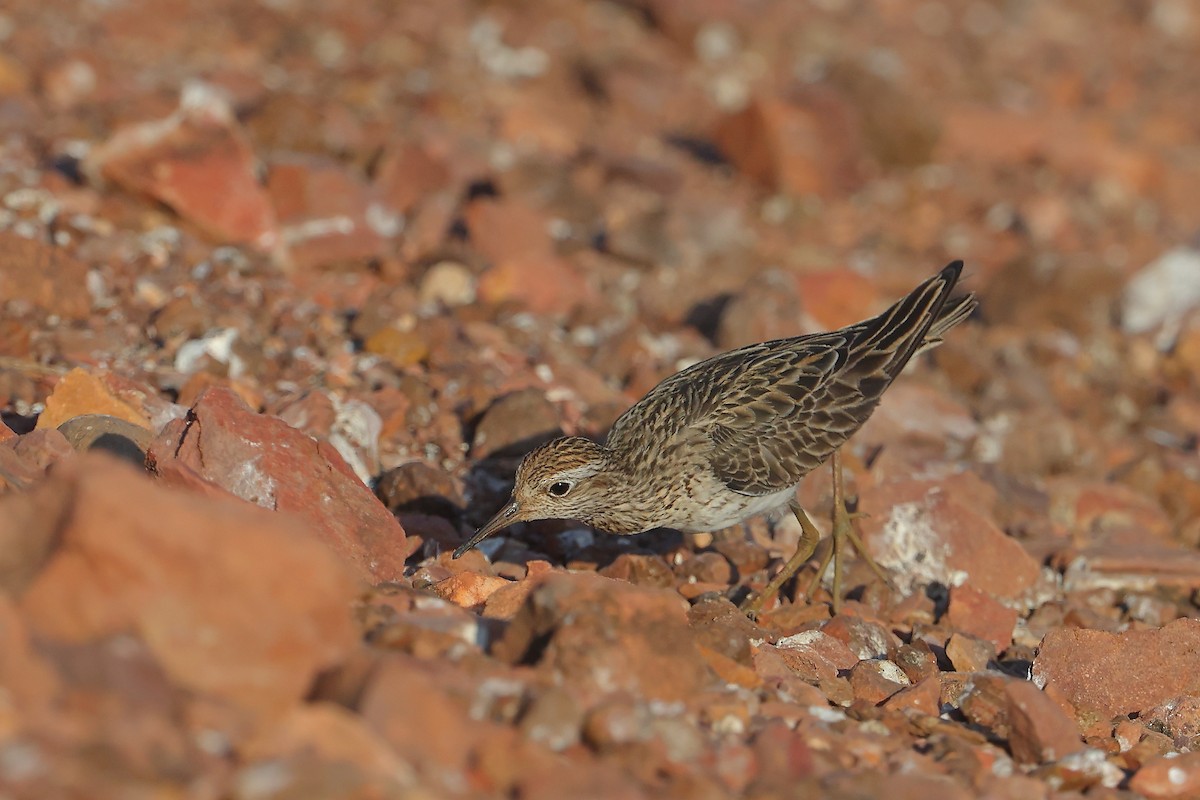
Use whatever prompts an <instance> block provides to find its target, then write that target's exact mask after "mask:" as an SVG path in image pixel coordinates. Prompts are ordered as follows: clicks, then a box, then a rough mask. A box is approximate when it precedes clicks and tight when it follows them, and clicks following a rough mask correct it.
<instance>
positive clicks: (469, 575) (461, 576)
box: [433, 572, 512, 608]
mask: <svg viewBox="0 0 1200 800" xmlns="http://www.w3.org/2000/svg"><path fill="white" fill-rule="evenodd" d="M511 584H512V581H510V580H507V579H505V578H498V577H496V576H495V575H480V574H479V573H477V572H459V573H456V574H454V575H451V576H450V577H448V578H446V579H445V580H442V581H440V582H438V583H437V584H436V585H435V586H434V587H433V590H434V591H435V592H437V595H438V597H440V598H442V599H443V600H449V601H450V602H451V603H454V605H456V606H461V607H463V608H479V607H481V606H483V604H484V603H486V602H487V600H488V598H489V597H491V596H492V595H493V594H495V593H496V592H498V591H499V590H500V589H503V588H504V587H506V586H509V585H511Z"/></svg>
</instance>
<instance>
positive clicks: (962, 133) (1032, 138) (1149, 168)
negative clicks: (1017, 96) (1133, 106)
mask: <svg viewBox="0 0 1200 800" xmlns="http://www.w3.org/2000/svg"><path fill="white" fill-rule="evenodd" d="M944 122H945V132H944V136H943V138H942V143H941V146H940V148H939V149H940V150H942V157H944V158H950V159H958V158H963V157H966V158H973V159H978V160H982V161H984V162H987V163H993V164H996V163H1004V164H1018V163H1022V162H1025V163H1032V162H1036V161H1046V162H1048V163H1049V165H1050V168H1052V169H1054V170H1055V171H1057V172H1062V173H1065V174H1067V175H1071V176H1076V177H1079V178H1081V179H1083V180H1089V181H1092V180H1096V178H1097V177H1098V176H1102V177H1105V178H1107V179H1110V180H1113V181H1117V182H1119V183H1120V185H1121V186H1122V187H1124V189H1125V190H1126V191H1129V192H1135V193H1141V192H1146V191H1150V190H1152V189H1154V188H1155V187H1157V186H1158V185H1160V184H1161V182H1162V179H1163V169H1162V165H1161V163H1160V162H1159V161H1158V160H1157V159H1155V158H1154V157H1152V156H1150V155H1148V154H1143V153H1139V152H1137V151H1136V150H1133V149H1131V148H1129V147H1127V146H1123V145H1121V144H1119V143H1118V142H1117V141H1116V140H1115V139H1116V137H1115V136H1114V135H1113V134H1111V133H1108V132H1106V131H1105V128H1104V126H1089V125H1086V124H1084V123H1083V122H1082V121H1080V120H1078V119H1077V118H1076V117H1073V116H1068V115H1066V114H1064V113H1058V114H1049V115H1046V114H1025V113H1022V112H1015V111H1009V110H1002V109H998V108H990V107H984V106H981V105H973V106H967V105H960V106H958V107H955V108H951V109H950V110H949V112H948V113H947V114H946V117H945V120H944Z"/></svg>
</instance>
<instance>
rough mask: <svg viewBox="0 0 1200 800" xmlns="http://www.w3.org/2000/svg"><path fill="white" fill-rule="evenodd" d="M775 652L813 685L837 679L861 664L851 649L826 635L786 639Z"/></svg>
mask: <svg viewBox="0 0 1200 800" xmlns="http://www.w3.org/2000/svg"><path fill="white" fill-rule="evenodd" d="M775 649H776V650H777V651H778V652H779V654H780V655H781V656H782V657H783V660H784V663H786V664H787V665H788V667H789V668H790V669H791V670H792V671H793V672H794V673H795V674H796V675H799V676H800V677H801V678H803V679H804V680H806V681H808V682H810V683H813V684H815V683H818V682H820V681H822V680H828V679H833V678H836V677H838V675H839V673H841V672H842V671H843V670H848V669H850V668H851V667H853V666H854V665H855V664H857V663H858V660H859V659H858V656H856V655H855V654H854V652H853V651H851V650H850V648H848V647H847V646H846V645H845V644H843V643H842V642H841V641H839V640H838V639H835V638H834V637H832V636H830V635H829V634H827V633H825V632H823V631H803V632H801V633H797V634H793V635H792V636H787V637H784V638H782V639H779V640H778V641H776V642H775Z"/></svg>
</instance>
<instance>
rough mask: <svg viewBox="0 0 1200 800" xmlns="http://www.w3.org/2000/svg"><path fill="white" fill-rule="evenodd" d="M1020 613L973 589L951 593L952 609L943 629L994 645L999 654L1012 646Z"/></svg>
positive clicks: (970, 587) (966, 586)
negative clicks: (947, 626) (958, 631)
mask: <svg viewBox="0 0 1200 800" xmlns="http://www.w3.org/2000/svg"><path fill="white" fill-rule="evenodd" d="M1018 616H1019V615H1018V613H1017V610H1016V609H1015V608H1009V607H1008V606H1005V605H1002V604H1001V603H1000V602H999V601H997V600H996V598H995V597H993V596H992V595H990V594H988V593H987V592H982V591H980V590H979V589H976V588H975V587H973V586H970V585H963V586H955V587H953V588H951V589H950V606H949V608H948V609H947V611H946V618H945V619H944V620H942V624H943V625H950V626H951V627H953V628H956V629H957V630H960V631H963V632H964V633H969V634H971V635H972V636H975V637H977V638H980V639H984V640H986V641H989V642H991V643H992V644H994V645H995V646H996V651H997V652H1003V651H1004V649H1005V648H1007V647H1008V646H1009V645H1010V644H1012V637H1013V629H1014V628H1015V627H1016V625H1017V617H1018Z"/></svg>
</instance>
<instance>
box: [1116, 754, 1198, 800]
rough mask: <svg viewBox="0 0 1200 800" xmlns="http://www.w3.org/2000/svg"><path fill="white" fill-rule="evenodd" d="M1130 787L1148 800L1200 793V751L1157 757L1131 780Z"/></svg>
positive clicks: (1183, 796) (1163, 799) (1191, 795)
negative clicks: (1171, 756) (1170, 756)
mask: <svg viewBox="0 0 1200 800" xmlns="http://www.w3.org/2000/svg"><path fill="white" fill-rule="evenodd" d="M1129 788H1130V790H1132V791H1134V792H1137V793H1138V795H1140V796H1142V797H1146V798H1149V800H1176V798H1178V800H1184V798H1192V797H1196V796H1200V753H1183V754H1182V755H1179V756H1177V757H1175V758H1159V759H1155V760H1154V761H1151V762H1149V763H1147V764H1146V765H1145V766H1143V767H1142V768H1141V769H1139V770H1138V771H1137V772H1136V773H1135V774H1134V776H1133V777H1132V778H1130V779H1129Z"/></svg>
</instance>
